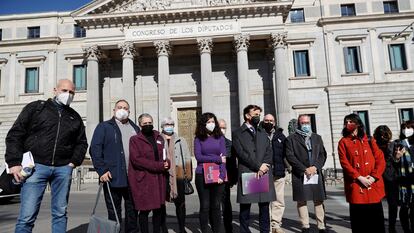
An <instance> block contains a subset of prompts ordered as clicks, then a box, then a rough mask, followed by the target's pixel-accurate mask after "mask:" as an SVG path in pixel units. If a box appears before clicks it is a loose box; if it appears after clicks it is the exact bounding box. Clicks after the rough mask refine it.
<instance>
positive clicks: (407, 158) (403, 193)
mask: <svg viewBox="0 0 414 233" xmlns="http://www.w3.org/2000/svg"><path fill="white" fill-rule="evenodd" d="M402 144H403V145H404V147H405V153H404V154H403V156H402V157H401V158H400V164H399V168H400V169H399V171H398V173H399V175H400V176H401V177H404V179H411V177H412V176H413V167H414V163H413V161H412V159H411V154H410V145H409V144H408V142H407V141H406V140H403V141H402ZM413 191H414V184H413V182H412V181H411V182H409V183H406V184H400V197H399V199H400V201H401V202H402V203H403V204H411V203H412V202H413Z"/></svg>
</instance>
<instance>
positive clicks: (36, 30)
mask: <svg viewBox="0 0 414 233" xmlns="http://www.w3.org/2000/svg"><path fill="white" fill-rule="evenodd" d="M32 38H40V27H39V26H38V27H28V28H27V39H32Z"/></svg>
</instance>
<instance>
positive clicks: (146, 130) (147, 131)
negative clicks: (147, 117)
mask: <svg viewBox="0 0 414 233" xmlns="http://www.w3.org/2000/svg"><path fill="white" fill-rule="evenodd" d="M153 129H154V126H153V125H143V126H142V127H141V131H142V134H144V135H146V136H149V135H152V133H153V131H152V130H153Z"/></svg>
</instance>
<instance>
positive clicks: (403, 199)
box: [338, 114, 414, 233]
mask: <svg viewBox="0 0 414 233" xmlns="http://www.w3.org/2000/svg"><path fill="white" fill-rule="evenodd" d="M413 128H414V121H412V120H411V121H406V122H403V123H402V124H401V128H400V135H399V139H397V140H395V141H392V140H391V139H392V132H391V130H390V129H389V128H388V127H387V126H386V125H380V126H378V127H377V128H376V129H375V131H374V135H373V137H372V138H371V137H368V136H367V134H366V133H365V130H364V125H363V123H362V121H361V119H360V118H359V116H358V115H356V114H350V115H347V116H345V118H344V129H343V131H342V135H343V137H342V139H341V140H340V141H339V144H338V154H339V158H340V162H341V165H342V168H343V172H344V181H345V184H344V185H345V193H346V199H347V201H348V202H349V212H350V219H351V228H352V232H354V233H359V232H361V233H362V232H366V231H367V230H370V231H372V232H384V233H385V226H384V212H383V207H382V202H381V201H382V199H383V198H384V196H386V199H387V202H388V215H389V216H388V232H390V233H395V232H397V231H396V219H397V213H398V206H400V212H399V216H400V222H401V226H402V228H403V231H404V233H412V232H414V200H413V190H414V171H413V169H414V148H413V143H414V136H413Z"/></svg>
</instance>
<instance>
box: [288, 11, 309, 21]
mask: <svg viewBox="0 0 414 233" xmlns="http://www.w3.org/2000/svg"><path fill="white" fill-rule="evenodd" d="M290 22H292V23H302V22H305V15H304V14H303V9H293V10H291V11H290Z"/></svg>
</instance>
